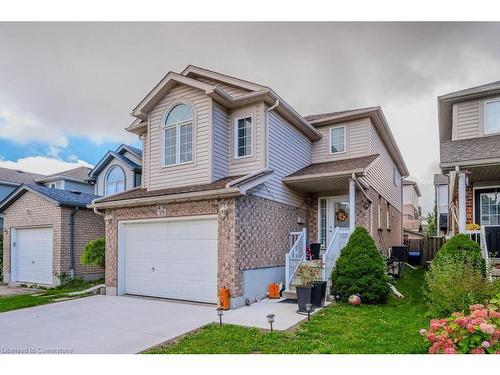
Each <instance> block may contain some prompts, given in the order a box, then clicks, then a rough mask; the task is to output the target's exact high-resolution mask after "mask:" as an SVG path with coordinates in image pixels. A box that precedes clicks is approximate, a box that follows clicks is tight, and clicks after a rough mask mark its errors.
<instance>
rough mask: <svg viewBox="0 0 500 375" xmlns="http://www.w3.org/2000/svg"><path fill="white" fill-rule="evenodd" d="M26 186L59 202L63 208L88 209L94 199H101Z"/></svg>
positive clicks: (78, 193)
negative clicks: (76, 207)
mask: <svg viewBox="0 0 500 375" xmlns="http://www.w3.org/2000/svg"><path fill="white" fill-rule="evenodd" d="M25 186H27V187H29V188H30V189H33V190H35V191H36V192H38V193H40V194H42V195H44V196H46V197H47V198H50V199H53V200H55V201H57V202H58V203H59V204H60V205H62V206H78V207H86V206H87V205H89V204H91V203H92V201H93V200H94V199H96V198H99V196H98V195H94V194H87V193H81V192H74V191H70V190H61V189H54V188H49V187H47V186H43V185H36V184H25Z"/></svg>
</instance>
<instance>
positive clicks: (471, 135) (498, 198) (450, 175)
mask: <svg viewBox="0 0 500 375" xmlns="http://www.w3.org/2000/svg"><path fill="white" fill-rule="evenodd" d="M438 109H439V138H440V151H441V156H440V168H441V173H442V174H441V175H437V176H435V179H434V185H435V187H436V210H437V212H438V216H439V219H438V223H439V224H438V226H439V229H440V231H441V233H445V234H447V235H452V234H454V233H467V232H468V231H467V224H473V223H475V224H479V225H480V226H481V227H482V230H484V233H483V234H484V237H485V238H486V245H487V250H488V251H489V252H490V253H491V254H492V255H493V256H494V257H496V258H499V257H500V81H497V82H492V83H488V84H486V85H482V86H477V87H473V88H470V89H465V90H461V91H457V92H452V93H449V94H446V95H442V96H440V97H438Z"/></svg>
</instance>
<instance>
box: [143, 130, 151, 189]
mask: <svg viewBox="0 0 500 375" xmlns="http://www.w3.org/2000/svg"><path fill="white" fill-rule="evenodd" d="M148 150H149V129H148V132H146V133H144V134H143V135H142V180H141V185H142V187H144V188H148V185H149V151H148Z"/></svg>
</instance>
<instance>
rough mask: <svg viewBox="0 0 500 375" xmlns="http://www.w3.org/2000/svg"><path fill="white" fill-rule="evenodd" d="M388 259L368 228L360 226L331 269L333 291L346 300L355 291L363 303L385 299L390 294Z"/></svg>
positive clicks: (381, 301) (379, 301)
mask: <svg viewBox="0 0 500 375" xmlns="http://www.w3.org/2000/svg"><path fill="white" fill-rule="evenodd" d="M388 281H389V279H388V277H387V275H386V263H385V259H384V257H383V256H382V254H380V252H379V251H378V249H377V246H376V245H375V241H373V238H372V237H371V236H370V234H369V233H368V231H367V230H366V229H365V228H362V227H357V228H356V229H355V230H354V232H353V233H352V234H351V236H350V238H349V242H348V243H347V245H346V246H345V247H344V248H343V249H342V252H341V254H340V257H339V259H338V260H337V265H336V267H335V270H334V271H333V273H332V282H333V292H334V293H335V294H338V295H339V296H340V298H341V299H342V300H343V301H347V300H348V298H349V296H350V295H352V294H355V293H359V294H360V295H361V300H362V302H363V303H368V304H375V303H383V302H385V301H386V300H387V296H388V295H389V285H388Z"/></svg>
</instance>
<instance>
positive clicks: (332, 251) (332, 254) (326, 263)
mask: <svg viewBox="0 0 500 375" xmlns="http://www.w3.org/2000/svg"><path fill="white" fill-rule="evenodd" d="M343 242H344V241H342V236H341V235H340V231H339V228H335V232H334V233H333V236H332V239H331V240H330V243H329V244H328V246H327V248H326V251H325V253H324V254H323V255H322V260H323V281H328V278H329V277H330V274H331V273H332V270H333V267H335V263H337V259H338V258H339V256H340V250H341V249H342V243H343Z"/></svg>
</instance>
